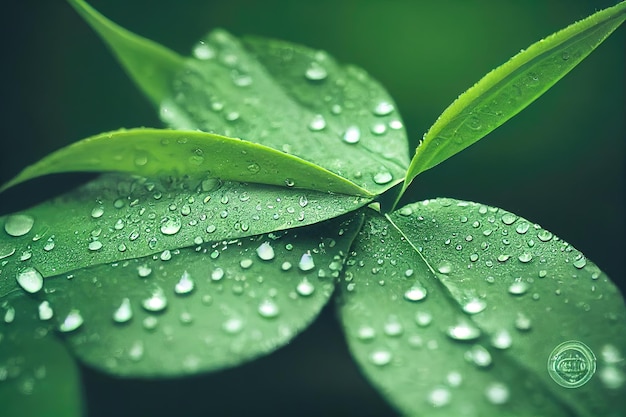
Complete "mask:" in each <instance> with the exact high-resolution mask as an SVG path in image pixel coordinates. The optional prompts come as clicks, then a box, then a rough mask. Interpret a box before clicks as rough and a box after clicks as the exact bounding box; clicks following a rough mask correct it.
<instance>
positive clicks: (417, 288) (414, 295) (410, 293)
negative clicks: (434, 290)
mask: <svg viewBox="0 0 626 417" xmlns="http://www.w3.org/2000/svg"><path fill="white" fill-rule="evenodd" d="M427 295H428V291H427V290H426V288H424V287H423V286H421V285H413V286H412V287H411V288H409V289H408V290H406V292H405V293H404V299H405V300H408V301H421V300H423V299H424V298H426V296H427Z"/></svg>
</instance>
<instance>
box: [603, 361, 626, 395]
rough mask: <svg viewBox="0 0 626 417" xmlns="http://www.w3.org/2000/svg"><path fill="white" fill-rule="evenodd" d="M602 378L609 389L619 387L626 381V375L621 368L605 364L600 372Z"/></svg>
mask: <svg viewBox="0 0 626 417" xmlns="http://www.w3.org/2000/svg"><path fill="white" fill-rule="evenodd" d="M598 375H599V376H600V380H601V381H602V383H603V384H604V386H605V387H607V388H608V389H619V388H621V387H622V385H624V382H626V376H625V375H624V372H622V370H621V369H619V368H617V367H616V366H613V365H610V366H603V367H602V368H600V372H599V374H598Z"/></svg>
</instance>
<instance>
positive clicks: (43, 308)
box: [37, 300, 54, 321]
mask: <svg viewBox="0 0 626 417" xmlns="http://www.w3.org/2000/svg"><path fill="white" fill-rule="evenodd" d="M37 309H38V311H39V320H43V321H45V320H50V319H51V318H52V316H53V315H54V311H53V310H52V307H51V306H50V303H49V302H48V301H47V300H44V301H42V302H41V303H40V304H39V306H38V308H37Z"/></svg>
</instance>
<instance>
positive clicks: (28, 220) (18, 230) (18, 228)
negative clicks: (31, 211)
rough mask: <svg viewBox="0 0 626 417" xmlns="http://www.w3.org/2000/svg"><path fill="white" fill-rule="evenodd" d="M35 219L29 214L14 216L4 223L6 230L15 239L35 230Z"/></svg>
mask: <svg viewBox="0 0 626 417" xmlns="http://www.w3.org/2000/svg"><path fill="white" fill-rule="evenodd" d="M34 223H35V219H33V218H32V217H31V216H29V215H28V214H12V215H10V216H9V217H7V219H6V221H5V222H4V230H5V232H7V234H9V235H11V236H15V237H19V236H24V235H25V234H26V233H28V232H30V231H31V229H32V228H33V224H34Z"/></svg>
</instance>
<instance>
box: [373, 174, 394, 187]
mask: <svg viewBox="0 0 626 417" xmlns="http://www.w3.org/2000/svg"><path fill="white" fill-rule="evenodd" d="M391 180H393V176H392V175H391V173H390V172H389V171H380V172H377V173H376V174H374V182H375V183H376V184H378V185H384V184H388V183H390V182H391Z"/></svg>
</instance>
